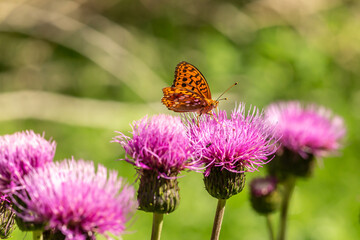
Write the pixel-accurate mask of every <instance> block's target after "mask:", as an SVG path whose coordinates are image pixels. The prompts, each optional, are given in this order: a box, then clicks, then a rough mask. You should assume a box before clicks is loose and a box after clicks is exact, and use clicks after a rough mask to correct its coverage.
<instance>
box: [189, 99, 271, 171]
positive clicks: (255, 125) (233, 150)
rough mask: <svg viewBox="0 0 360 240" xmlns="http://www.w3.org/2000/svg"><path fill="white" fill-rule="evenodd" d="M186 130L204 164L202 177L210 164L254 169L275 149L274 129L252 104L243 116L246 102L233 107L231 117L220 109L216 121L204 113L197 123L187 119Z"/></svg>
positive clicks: (234, 168)
mask: <svg viewBox="0 0 360 240" xmlns="http://www.w3.org/2000/svg"><path fill="white" fill-rule="evenodd" d="M188 130H189V131H188V134H189V138H190V141H191V144H192V147H193V149H194V153H195V155H196V156H197V158H198V159H200V161H201V162H202V163H204V164H205V165H206V171H205V173H204V174H205V176H208V175H209V173H210V171H211V168H213V167H220V168H221V169H226V170H228V171H229V172H243V171H239V167H242V168H246V171H250V172H253V171H255V170H258V168H259V167H261V166H262V165H264V164H266V163H267V162H268V161H270V160H271V155H273V154H274V153H275V152H276V149H277V148H276V145H275V142H276V141H277V140H276V139H275V138H274V136H273V129H272V128H271V127H269V126H268V125H266V124H265V122H264V120H263V118H262V113H260V112H259V110H258V109H257V108H256V107H253V108H252V109H249V111H248V114H247V115H246V113H245V104H241V105H239V107H238V108H235V109H234V111H233V112H232V113H231V117H230V119H228V118H227V115H226V112H225V111H220V113H219V115H218V118H217V120H216V119H215V118H214V116H210V115H206V116H203V117H202V118H201V119H200V121H199V123H197V122H196V121H195V120H193V121H188Z"/></svg>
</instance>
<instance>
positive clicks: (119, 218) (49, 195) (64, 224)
mask: <svg viewBox="0 0 360 240" xmlns="http://www.w3.org/2000/svg"><path fill="white" fill-rule="evenodd" d="M21 182H22V184H23V186H24V189H25V190H26V191H22V192H20V193H18V194H17V196H18V197H19V199H20V200H21V201H22V202H24V203H25V205H26V208H25V209H24V207H22V204H20V203H17V206H18V207H19V208H20V209H21V210H22V212H20V213H18V216H19V217H21V218H22V219H23V221H25V222H33V223H47V225H46V227H45V228H46V229H53V228H55V229H57V230H58V231H61V232H62V233H63V234H64V235H65V236H66V240H69V239H72V240H75V239H76V240H85V239H88V238H90V239H95V236H94V233H100V234H104V235H105V236H107V235H106V232H111V233H113V234H121V233H123V232H124V230H125V223H126V222H127V221H128V220H129V218H130V217H131V216H132V214H133V212H135V210H136V207H137V202H136V200H134V189H133V187H131V186H128V185H124V183H123V180H122V179H121V178H118V176H117V172H115V171H111V172H109V174H107V170H106V168H105V167H104V166H102V165H98V167H97V171H96V172H95V166H94V164H93V163H92V162H86V161H83V160H79V161H75V160H74V159H71V160H65V161H62V162H53V163H50V164H48V165H46V166H45V167H44V168H38V169H36V170H34V171H32V172H31V173H29V174H28V175H27V176H25V177H24V179H23V180H22V181H21ZM107 237H108V236H107ZM108 238H109V237H108Z"/></svg>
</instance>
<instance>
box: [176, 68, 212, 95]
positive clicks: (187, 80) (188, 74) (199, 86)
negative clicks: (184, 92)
mask: <svg viewBox="0 0 360 240" xmlns="http://www.w3.org/2000/svg"><path fill="white" fill-rule="evenodd" d="M172 87H178V88H186V89H189V90H191V91H193V92H196V93H198V94H200V95H201V96H203V97H205V98H207V99H211V92H210V88H209V85H208V83H207V82H206V79H205V77H204V75H202V74H201V72H200V71H199V70H198V69H197V68H196V67H195V66H194V65H192V64H190V63H187V62H180V63H179V64H178V65H177V66H176V68H175V79H174V83H173V85H172Z"/></svg>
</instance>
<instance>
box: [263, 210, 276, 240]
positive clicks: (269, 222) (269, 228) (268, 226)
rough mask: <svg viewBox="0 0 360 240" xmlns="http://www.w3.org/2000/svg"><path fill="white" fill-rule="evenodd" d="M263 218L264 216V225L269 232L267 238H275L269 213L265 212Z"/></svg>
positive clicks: (273, 239) (271, 239) (272, 239)
mask: <svg viewBox="0 0 360 240" xmlns="http://www.w3.org/2000/svg"><path fill="white" fill-rule="evenodd" d="M265 218H266V226H267V228H268V232H269V239H270V240H275V236H274V230H273V226H272V221H271V217H270V214H266V215H265Z"/></svg>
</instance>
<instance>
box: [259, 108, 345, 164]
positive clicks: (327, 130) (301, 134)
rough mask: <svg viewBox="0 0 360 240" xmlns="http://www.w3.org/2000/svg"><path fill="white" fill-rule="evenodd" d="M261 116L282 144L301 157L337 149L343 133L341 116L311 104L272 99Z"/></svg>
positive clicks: (323, 153) (318, 154) (320, 154)
mask: <svg viewBox="0 0 360 240" xmlns="http://www.w3.org/2000/svg"><path fill="white" fill-rule="evenodd" d="M265 117H266V120H267V121H268V122H269V123H270V124H273V125H274V126H276V136H278V137H281V140H280V142H281V144H282V146H283V147H285V148H287V149H289V150H291V151H293V152H297V153H298V154H299V155H300V156H301V157H302V158H307V157H308V155H309V154H311V155H314V156H320V157H321V156H324V155H326V154H328V153H331V152H334V151H336V150H338V149H339V147H340V144H339V141H340V140H341V139H342V138H343V137H344V135H345V133H346V129H345V127H344V123H343V119H342V118H341V117H339V116H336V115H333V114H332V112H331V111H330V110H329V109H326V108H324V107H320V106H316V105H314V104H311V105H308V106H306V107H304V106H302V105H301V104H300V102H297V101H290V102H278V103H273V104H271V105H269V106H268V107H267V108H266V111H265Z"/></svg>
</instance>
